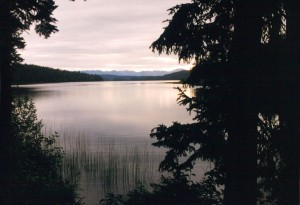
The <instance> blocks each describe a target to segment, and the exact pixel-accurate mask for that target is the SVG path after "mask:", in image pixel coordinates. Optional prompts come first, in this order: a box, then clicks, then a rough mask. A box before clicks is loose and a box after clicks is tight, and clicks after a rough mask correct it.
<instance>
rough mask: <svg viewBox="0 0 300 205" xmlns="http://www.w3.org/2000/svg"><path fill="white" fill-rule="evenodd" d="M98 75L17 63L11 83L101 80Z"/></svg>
mask: <svg viewBox="0 0 300 205" xmlns="http://www.w3.org/2000/svg"><path fill="white" fill-rule="evenodd" d="M102 80H103V79H102V77H101V76H99V75H90V74H86V73H81V72H78V71H67V70H61V69H54V68H49V67H43V66H38V65H30V64H17V65H15V66H14V67H13V84H15V85H20V84H33V83H58V82H84V81H102Z"/></svg>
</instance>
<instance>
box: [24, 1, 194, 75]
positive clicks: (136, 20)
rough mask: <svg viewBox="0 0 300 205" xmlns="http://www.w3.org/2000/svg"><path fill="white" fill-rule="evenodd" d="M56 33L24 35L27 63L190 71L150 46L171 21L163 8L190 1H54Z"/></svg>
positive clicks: (61, 66)
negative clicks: (167, 21)
mask: <svg viewBox="0 0 300 205" xmlns="http://www.w3.org/2000/svg"><path fill="white" fill-rule="evenodd" d="M56 2H57V5H58V6H59V7H58V9H57V10H56V11H55V13H54V16H55V18H57V19H58V23H57V26H58V29H59V32H58V33H55V34H54V35H52V36H51V37H50V38H49V39H46V40H45V39H44V38H41V37H39V36H38V35H36V34H35V33H34V32H30V33H29V34H24V37H25V41H26V42H27V46H26V49H25V50H24V51H22V52H21V54H22V57H23V58H24V59H25V63H30V64H37V65H42V66H49V67H54V68H62V69H68V70H90V69H93V70H95V69H101V70H137V71H138V70H173V69H177V68H189V67H190V65H187V64H183V63H181V64H179V63H178V59H177V57H176V56H167V55H161V56H159V55H158V54H157V53H156V54H154V53H152V51H151V50H150V49H149V46H150V45H151V43H152V42H153V41H155V40H156V39H157V38H158V37H159V36H160V34H161V33H162V32H163V27H164V26H166V25H167V24H166V23H162V22H163V21H164V20H166V19H168V18H170V17H169V16H168V12H167V9H169V8H171V7H173V6H175V5H176V4H181V3H186V2H190V1H189V0H87V1H85V2H84V1H83V0H76V1H75V2H71V1H69V0H57V1H56Z"/></svg>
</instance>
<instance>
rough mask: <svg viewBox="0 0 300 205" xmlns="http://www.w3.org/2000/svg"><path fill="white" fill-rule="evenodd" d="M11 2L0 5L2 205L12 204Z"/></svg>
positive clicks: (0, 157)
mask: <svg viewBox="0 0 300 205" xmlns="http://www.w3.org/2000/svg"><path fill="white" fill-rule="evenodd" d="M10 3H11V2H10V1H1V3H0V78H1V79H0V82H1V85H0V86H1V87H0V90H1V91H0V95H1V96H0V100H1V101H0V186H1V188H0V192H1V193H0V203H1V204H10V202H11V200H10V199H11V192H10V186H11V182H12V177H13V176H12V171H13V168H12V167H13V166H12V164H13V145H14V138H13V134H12V127H11V110H12V104H11V103H12V94H11V63H12V62H11V59H12V58H11V57H12V52H13V47H12V28H11V17H10V15H11V14H10V9H9V8H10Z"/></svg>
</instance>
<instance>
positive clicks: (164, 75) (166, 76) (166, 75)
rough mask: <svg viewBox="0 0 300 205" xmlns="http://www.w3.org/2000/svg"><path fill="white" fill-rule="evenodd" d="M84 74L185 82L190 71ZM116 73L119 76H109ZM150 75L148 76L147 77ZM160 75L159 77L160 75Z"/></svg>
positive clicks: (96, 72)
mask: <svg viewBox="0 0 300 205" xmlns="http://www.w3.org/2000/svg"><path fill="white" fill-rule="evenodd" d="M82 72H84V73H91V74H96V75H100V76H101V77H102V78H103V80H115V81H117V80H120V81H126V80H183V79H187V78H188V77H189V74H190V71H187V70H181V69H178V70H175V71H171V72H167V71H142V72H134V71H130V72H129V73H128V74H130V73H133V75H125V74H126V73H127V71H124V72H123V71H108V72H106V71H82ZM109 73H115V74H117V75H113V74H109ZM146 74H148V75H146ZM158 74H159V75H158Z"/></svg>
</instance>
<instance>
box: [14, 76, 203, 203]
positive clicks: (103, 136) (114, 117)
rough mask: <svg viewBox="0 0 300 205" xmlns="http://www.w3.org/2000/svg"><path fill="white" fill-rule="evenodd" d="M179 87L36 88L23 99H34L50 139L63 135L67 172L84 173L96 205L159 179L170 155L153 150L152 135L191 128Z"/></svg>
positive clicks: (115, 83) (161, 83) (82, 85)
mask: <svg viewBox="0 0 300 205" xmlns="http://www.w3.org/2000/svg"><path fill="white" fill-rule="evenodd" d="M178 86H180V84H175V82H174V81H104V82H83V83H55V84H35V85H23V86H20V87H19V89H18V91H19V92H18V95H26V96H29V97H30V98H32V99H33V101H34V103H35V105H36V108H37V114H38V118H39V119H42V120H43V123H44V124H45V132H46V133H51V132H54V131H56V132H58V134H59V135H60V138H59V140H58V144H59V145H60V146H61V147H63V149H64V150H65V152H66V156H65V161H64V164H65V167H66V170H70V168H71V171H74V173H76V172H77V171H79V172H80V174H81V175H80V176H81V177H80V183H81V187H82V194H83V195H84V196H85V197H86V199H85V201H86V202H87V204H97V203H98V201H99V199H100V198H102V197H104V195H105V193H107V192H116V193H126V192H127V191H129V190H130V189H133V188H134V186H135V185H136V183H138V182H141V183H144V184H147V183H150V182H156V181H157V180H158V179H159V177H160V173H159V172H158V171H157V170H158V165H159V162H160V161H161V160H162V159H163V157H164V153H165V150H163V149H157V148H154V147H152V146H151V142H152V141H153V140H151V139H150V137H149V134H150V132H151V129H153V128H154V127H156V126H158V125H159V124H165V125H171V124H172V122H174V121H179V122H181V123H189V122H192V116H191V115H190V114H189V113H188V112H187V111H186V108H185V107H183V106H179V105H178V104H177V101H176V100H177V98H178V90H176V89H175V87H178ZM20 91H22V92H20ZM191 93H192V90H189V89H188V90H187V94H189V95H191ZM205 167H206V165H203V166H201V165H200V169H205ZM200 172H201V173H202V172H203V170H202V171H201V170H200Z"/></svg>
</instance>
